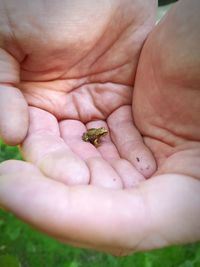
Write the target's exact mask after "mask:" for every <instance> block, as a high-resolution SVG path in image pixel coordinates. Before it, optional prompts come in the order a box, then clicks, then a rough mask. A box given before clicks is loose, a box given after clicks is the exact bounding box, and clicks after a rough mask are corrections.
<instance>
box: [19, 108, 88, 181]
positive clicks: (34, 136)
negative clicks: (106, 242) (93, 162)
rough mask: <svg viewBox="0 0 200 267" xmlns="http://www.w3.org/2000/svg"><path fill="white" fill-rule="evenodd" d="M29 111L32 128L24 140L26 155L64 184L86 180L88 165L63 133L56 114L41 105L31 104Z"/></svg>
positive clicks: (23, 149)
mask: <svg viewBox="0 0 200 267" xmlns="http://www.w3.org/2000/svg"><path fill="white" fill-rule="evenodd" d="M29 111H30V128H29V132H28V135H27V137H26V139H25V141H24V142H23V144H22V154H23V156H24V158H25V159H26V160H28V161H30V162H33V163H34V164H36V165H37V166H38V167H39V168H40V170H41V171H42V172H43V173H44V174H45V175H47V176H49V177H51V178H53V179H56V180H59V181H62V182H63V183H65V184H70V185H75V184H87V183H88V182H89V171H88V168H87V166H86V164H85V163H84V161H83V160H81V159H80V158H79V157H78V156H77V155H76V154H74V153H73V152H72V151H71V150H70V148H69V147H68V146H67V145H66V144H65V142H64V141H63V140H62V138H61V137H60V132H59V127H58V122H57V120H56V118H55V117H54V116H53V115H51V114H50V113H48V112H46V111H44V110H41V109H38V108H33V107H30V109H29Z"/></svg>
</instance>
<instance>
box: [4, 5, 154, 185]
mask: <svg viewBox="0 0 200 267" xmlns="http://www.w3.org/2000/svg"><path fill="white" fill-rule="evenodd" d="M155 9H156V1H154V0H152V1H143V3H141V2H140V1H129V0H127V1H123V2H121V1H101V2H99V3H96V2H95V3H94V1H73V3H72V1H61V2H58V3H55V2H48V4H45V2H43V1H38V2H36V3H27V1H21V2H20V8H19V6H16V5H15V3H14V2H13V3H12V2H9V3H6V4H5V6H4V8H3V9H2V11H1V12H2V20H3V23H2V26H1V48H2V49H1V57H2V62H1V69H2V71H1V73H2V74H1V95H0V101H1V106H2V114H1V118H0V125H1V136H2V138H3V139H4V140H5V142H7V143H10V144H16V143H19V142H21V141H23V143H22V146H21V149H22V153H23V156H24V158H25V159H26V160H27V161H30V162H33V163H34V164H35V165H36V166H38V167H39V169H40V170H41V171H42V172H43V173H44V174H45V175H47V176H48V177H51V178H53V179H57V180H59V181H62V182H64V183H65V184H68V185H72V184H88V183H90V184H95V185H101V186H105V187H112V188H123V187H131V186H134V185H135V184H137V183H138V182H139V181H141V180H144V179H145V178H146V177H149V176H150V175H151V174H152V173H153V172H154V171H155V169H156V164H155V160H154V158H153V156H152V154H151V152H150V151H149V149H148V148H147V147H146V146H145V145H144V144H143V140H142V138H141V136H140V134H139V132H138V131H137V129H136V128H135V127H134V125H133V119H132V112H131V100H132V88H133V82H134V78H135V73H136V66H137V63H138V59H139V54H140V51H141V47H142V45H143V43H144V40H145V38H146V36H147V34H148V32H149V31H150V30H151V28H152V27H153V24H154V20H155ZM17 88H18V89H17ZM23 97H25V100H24V98H23ZM26 103H28V105H29V107H28V112H27V111H26V109H27V106H26ZM11 106H12V108H11ZM28 118H29V122H28ZM100 126H104V127H106V128H108V129H109V134H108V136H107V137H106V138H104V140H103V142H102V145H101V146H99V148H95V147H94V146H93V145H92V144H90V143H85V142H84V141H83V140H82V134H83V133H84V132H85V131H86V130H87V129H88V128H91V127H100ZM27 129H28V133H27ZM25 135H26V138H25V139H24V137H25ZM129 151H131V152H129ZM102 172H103V173H102ZM130 173H131V177H130ZM91 174H92V175H91ZM102 176H103V178H102Z"/></svg>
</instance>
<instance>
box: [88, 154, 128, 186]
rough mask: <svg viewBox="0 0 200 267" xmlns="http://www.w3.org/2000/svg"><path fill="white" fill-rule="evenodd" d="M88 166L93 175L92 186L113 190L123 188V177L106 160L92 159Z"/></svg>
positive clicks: (89, 160)
mask: <svg viewBox="0 0 200 267" xmlns="http://www.w3.org/2000/svg"><path fill="white" fill-rule="evenodd" d="M87 164H88V167H89V168H90V173H91V178H90V184H92V185H96V186H98V187H105V188H112V189H122V188H123V184H122V181H121V177H120V176H119V175H118V173H117V172H116V171H115V170H114V169H113V168H112V167H111V166H110V164H109V163H108V162H106V161H105V160H104V159H101V158H91V159H88V160H87Z"/></svg>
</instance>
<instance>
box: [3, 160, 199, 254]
mask: <svg viewBox="0 0 200 267" xmlns="http://www.w3.org/2000/svg"><path fill="white" fill-rule="evenodd" d="M0 177H1V179H0V204H1V205H2V207H3V208H5V209H8V210H10V211H12V212H13V213H14V214H16V215H17V216H18V217H20V218H22V219H23V220H25V221H26V222H28V223H30V224H32V225H33V226H35V227H36V228H38V229H40V230H42V231H44V232H45V233H48V234H49V235H51V236H54V237H55V238H57V239H59V240H62V241H63V242H64V243H69V244H76V245H78V246H82V247H90V248H91V247H92V248H95V249H97V250H101V251H107V252H112V253H113V254H115V255H122V254H129V253H131V252H133V251H144V250H151V249H154V248H161V247H164V246H169V245H173V244H184V243H189V242H195V241H198V240H199V239H200V214H199V210H200V184H199V181H198V180H196V179H193V178H191V177H188V176H183V175H175V174H171V175H168V174H167V175H162V176H157V177H154V178H151V179H149V180H146V181H145V182H142V183H141V184H140V186H138V187H136V188H134V189H131V190H110V189H105V188H98V187H94V186H72V187H68V186H66V185H64V184H62V183H59V182H57V181H55V180H52V179H49V178H48V177H45V176H43V175H42V174H41V173H40V172H39V170H38V169H37V168H36V167H34V166H33V165H31V164H29V163H25V162H20V161H19V162H17V161H8V162H4V163H2V164H1V165H0ZM27 178H28V179H27Z"/></svg>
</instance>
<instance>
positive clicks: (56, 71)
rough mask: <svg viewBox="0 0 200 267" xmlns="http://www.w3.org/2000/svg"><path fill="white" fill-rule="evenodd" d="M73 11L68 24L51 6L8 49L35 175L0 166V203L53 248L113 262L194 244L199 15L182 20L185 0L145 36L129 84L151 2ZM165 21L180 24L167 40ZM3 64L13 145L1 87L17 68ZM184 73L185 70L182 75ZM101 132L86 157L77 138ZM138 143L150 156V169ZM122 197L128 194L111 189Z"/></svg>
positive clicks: (22, 167) (27, 167) (10, 92)
mask: <svg viewBox="0 0 200 267" xmlns="http://www.w3.org/2000/svg"><path fill="white" fill-rule="evenodd" d="M78 2H79V1H74V2H73V3H74V4H72V6H71V8H72V9H71V11H70V12H69V11H68V12H69V13H67V14H66V13H65V12H67V11H66V10H68V9H66V8H61V9H62V10H61V12H60V13H59V16H57V17H55V14H56V12H55V10H56V8H58V6H57V4H56V5H55V6H54V7H53V10H51V8H50V9H49V10H48V14H53V16H54V19H53V20H52V19H50V20H46V19H45V20H44V19H42V23H41V22H40V19H39V18H38V17H40V18H42V16H38V17H37V18H38V20H37V21H35V23H36V26H37V27H36V28H34V31H33V30H32V31H30V30H29V31H28V32H30V33H31V36H33V37H31V38H29V39H27V40H26V42H25V45H24V47H23V49H22V47H21V46H19V43H17V44H16V45H15V46H14V45H13V44H11V43H10V45H8V47H9V49H10V50H8V51H9V52H10V54H14V52H13V51H16V49H18V50H17V53H16V54H15V58H17V59H18V61H19V62H21V64H20V68H21V74H20V75H21V79H20V80H18V87H19V88H20V90H21V92H22V93H23V96H25V98H26V101H27V102H28V104H29V114H30V124H29V129H28V135H27V136H26V138H25V140H24V141H23V144H22V151H23V154H24V156H25V158H26V159H27V160H28V161H30V162H33V163H34V165H33V164H30V163H24V162H16V161H8V162H4V163H3V164H1V168H0V174H1V181H0V183H1V186H0V203H1V205H2V206H3V207H5V208H7V209H9V210H11V211H13V212H14V213H15V214H17V215H18V216H19V217H21V218H23V219H24V220H26V221H27V222H29V223H30V224H32V225H34V226H36V227H37V228H39V229H41V230H42V231H44V232H47V233H48V234H50V235H52V236H54V237H55V238H57V239H59V240H61V241H63V242H67V243H69V244H72V245H76V246H84V247H92V248H95V249H98V250H103V251H107V252H112V253H115V254H117V255H122V254H127V253H130V252H132V251H136V250H146V249H152V248H156V247H162V246H166V245H170V244H177V243H184V242H194V241H196V240H199V238H200V237H199V221H200V218H197V217H199V215H197V214H199V212H198V211H199V203H200V201H199V196H200V186H199V181H198V180H197V179H195V178H199V158H200V157H199V151H200V150H199V136H198V133H199V128H198V127H199V117H198V115H197V114H198V112H199V109H200V108H199V100H198V99H199V90H194V91H192V92H193V93H192V94H191V90H190V89H191V88H193V83H192V81H193V80H195V77H196V76H195V73H196V72H195V71H194V70H196V69H198V68H199V65H198V64H199V63H198V60H197V61H194V60H195V59H196V57H194V58H193V57H189V56H188V53H187V51H188V47H189V48H190V45H191V44H192V45H193V44H195V43H196V44H198V40H196V37H197V36H198V33H197V32H194V31H191V29H193V26H194V24H195V18H196V17H195V16H194V13H195V12H194V11H195V10H198V9H197V7H196V6H195V4H194V7H193V8H194V9H193V11H192V9H191V10H190V9H189V8H188V6H187V0H185V1H181V2H180V4H178V5H177V8H175V9H174V10H172V11H171V12H170V13H169V15H168V17H167V18H166V20H165V21H164V23H162V22H161V23H160V25H159V26H158V27H156V28H155V30H154V31H153V32H152V33H151V34H150V36H149V37H148V39H147V41H146V43H145V45H144V47H143V49H142V54H141V57H140V62H139V66H138V68H137V74H136V67H137V63H138V59H139V55H140V51H141V47H142V45H143V42H144V39H145V37H146V35H147V33H148V31H149V30H150V29H151V27H152V23H153V17H154V12H153V9H154V7H153V2H154V1H152V3H151V4H150V1H135V2H134V1H128V0H127V1H123V3H122V1H119V2H118V1H114V3H113V2H111V1H110V5H108V1H105V2H104V1H102V2H101V4H100V5H101V8H99V6H98V4H97V3H95V4H94V5H92V4H91V3H90V5H89V6H87V5H86V4H85V3H84V4H83V6H82V8H80V9H78V10H79V12H80V13H78V15H77V13H76V12H75V13H73V12H74V10H76V11H77V9H76V4H77V3H78ZM88 2H89V1H88ZM133 2H134V3H133ZM141 2H143V3H141ZM194 2H195V1H194ZM197 2H198V0H197V1H196V5H197V6H199V4H198V3H197ZM62 3H64V2H62ZM79 4H80V3H79ZM111 6H112V8H111ZM86 7H87V8H86ZM45 8H47V7H45ZM95 8H96V9H97V10H98V12H97V10H95ZM180 9H182V11H183V13H184V12H186V13H187V12H188V10H190V11H191V12H190V13H189V16H190V17H191V18H193V19H191V20H188V21H190V23H188V21H187V23H185V21H184V20H183V21H182V14H183V13H181V12H177V10H180ZM37 10H38V9H37ZM59 11H60V8H59ZM20 12H21V11H20ZM27 12H28V11H27V10H26V13H27ZM37 12H38V11H37ZM41 12H43V11H41ZM101 12H102V13H101ZM196 13H197V17H198V12H196ZM196 13H195V14H196ZM37 14H38V13H37ZM41 14H43V13H41ZM63 14H64V16H63V17H62V15H63ZM86 14H87V16H86ZM94 14H95V16H94ZM133 14H134V15H133ZM150 14H151V15H150ZM92 16H93V20H95V23H94V24H91V19H89V18H91V17H92ZM20 17H21V14H20ZM29 17H30V16H29ZM33 17H34V16H33ZM33 17H32V18H33ZM82 17H83V20H80V18H82ZM183 17H184V16H183ZM63 19H64V21H65V20H66V21H67V22H66V23H64V24H63ZM174 19H175V20H176V23H178V25H179V27H178V26H177V27H176V29H177V31H178V32H175V33H174V26H173V20H174ZM60 21H61V22H62V23H60ZM74 22H75V23H74ZM186 24H187V25H188V27H184V25H186ZM11 25H13V23H12V24H11ZM14 25H15V24H14ZM27 25H32V22H31V23H30V24H29V23H27ZM34 25H35V24H34ZM38 25H39V27H38ZM41 25H42V30H41ZM55 26H56V27H55ZM181 26H183V27H181ZM27 27H28V26H27ZM31 27H32V26H31ZM46 28H47V29H48V31H46ZM38 29H40V31H39V32H38V31H37V30H38ZM44 29H45V30H44ZM50 29H51V32H50V31H49V30H50ZM197 30H198V29H197ZM60 31H61V32H62V34H61V33H60ZM187 32H193V35H192V38H190V39H189V40H190V42H188V43H186V46H185V47H183V48H182V51H183V52H184V53H183V54H180V55H181V56H180V57H177V59H178V60H180V61H177V62H176V64H175V63H174V58H175V56H177V55H176V53H174V54H172V55H170V56H169V54H170V51H171V49H172V48H173V49H174V48H176V49H179V48H180V47H181V44H183V43H184V42H183V40H182V38H183V39H184V36H185V34H187ZM47 33H48V34H47ZM163 33H164V34H163ZM34 34H36V36H37V38H35V36H34ZM21 36H23V38H24V36H27V32H26V33H25V34H24V32H23V35H21ZM63 36H64V37H63ZM163 36H164V37H163ZM176 36H179V38H178V39H176ZM38 37H39V38H38ZM61 37H62V38H61ZM18 38H19V37H18ZM21 38H22V37H21ZM23 38H22V39H21V40H23V42H22V43H23V44H24V39H23ZM18 40H19V39H18ZM177 40H178V41H177ZM170 45H171V47H170ZM19 47H20V48H19ZM192 47H193V49H194V51H196V50H195V48H196V47H194V46H192ZM162 48H163V50H162ZM167 49H169V50H167ZM173 49H172V50H173ZM184 49H185V50H184ZM22 51H28V52H27V53H25V54H23V52H22ZM158 51H159V52H158ZM173 51H175V50H173ZM165 53H168V57H167V60H163V58H165ZM4 57H5V58H6V57H7V62H10V64H7V65H6V66H5V65H4V67H10V68H11V69H12V71H10V72H9V73H13V75H11V77H10V76H9V77H8V78H7V80H6V81H5V80H4V84H3V85H2V87H5V89H7V90H5V91H4V94H3V93H1V95H0V99H1V103H2V105H3V103H5V101H3V100H5V97H6V96H5V95H6V94H7V97H10V98H8V99H15V103H16V106H15V110H14V112H15V116H16V117H17V120H16V119H15V120H13V121H12V120H11V119H10V115H11V114H13V111H12V110H10V111H9V112H8V111H7V109H6V107H8V106H9V104H10V103H7V104H4V108H5V110H6V111H7V115H4V116H1V117H0V119H1V120H0V123H1V124H2V125H3V126H4V127H2V129H3V130H2V132H1V135H2V136H3V137H4V139H5V140H7V141H8V142H10V143H17V142H19V140H23V138H24V135H25V134H26V131H24V128H25V129H26V125H28V123H27V119H26V115H24V116H22V115H23V113H24V114H25V110H26V105H25V102H24V100H23V98H22V95H21V93H20V92H19V91H17V89H13V88H10V87H9V85H10V83H14V82H13V80H15V81H16V80H17V78H16V76H17V73H18V71H17V70H18V69H17V66H18V65H17V64H16V61H13V58H11V57H10V55H8V54H5V55H4ZM183 58H184V60H183V62H182V61H181V59H183ZM187 59H188V61H187ZM9 60H10V61H9ZM13 62H15V64H14V63H13ZM173 64H174V69H172V66H173ZM184 64H185V65H184ZM187 64H189V65H187ZM190 64H192V66H193V68H192V72H191V73H190V75H184V74H185V73H183V71H184V70H185V69H188V67H187V66H190ZM182 65H184V66H185V67H184V68H181V66H182ZM155 66H159V67H158V68H155ZM192 75H193V76H192ZM4 76H5V75H4ZM135 76H136V79H135ZM13 77H15V78H13ZM182 77H184V79H183V78H182ZM9 79H10V80H9ZM12 79H13V80H12ZM134 81H135V82H134ZM197 82H198V81H197ZM133 84H134V87H135V89H134V93H133V103H132V85H133ZM185 84H187V86H188V87H187V88H186V89H185V87H184V86H185ZM198 84H199V83H198ZM15 90H16V91H15ZM170 90H171V91H170ZM2 91H3V90H2ZM5 92H6V93H5ZM188 92H189V93H188ZM14 96H15V98H14ZM16 96H18V98H17V100H16ZM177 96H178V97H177ZM189 96H190V97H189ZM180 99H181V101H180ZM195 100H196V102H195ZM197 100H198V101H197ZM191 102H192V103H194V102H195V103H196V104H195V105H193V106H192V105H191ZM23 103H24V104H23ZM131 104H132V106H131ZM172 107H173V108H172ZM190 107H192V108H191V109H190ZM131 108H132V109H133V116H134V121H135V123H136V125H137V127H138V129H139V131H140V133H142V135H143V139H142V138H141V136H140V133H139V132H138V130H137V128H135V126H134V122H133V118H132V110H131ZM188 110H189V112H188ZM180 114H182V115H180ZM19 115H20V116H19ZM174 115H176V116H174ZM19 122H21V123H19ZM19 125H20V127H19ZM22 125H23V126H25V127H22ZM14 126H15V127H14ZM99 126H104V127H106V128H108V129H109V135H108V136H106V137H105V138H104V139H103V140H102V144H101V146H100V147H98V148H97V149H96V148H95V147H94V146H93V145H91V144H89V143H85V142H83V141H82V139H81V136H82V134H83V132H85V131H86V129H87V128H91V127H99ZM17 127H18V128H17ZM14 128H15V131H14V130H13V129H14ZM16 128H17V129H18V131H16ZM16 132H18V135H14V133H16ZM143 141H144V143H145V144H146V145H147V146H148V147H149V148H150V149H151V151H152V152H153V154H154V157H155V158H156V162H157V167H158V168H157V170H156V165H155V161H154V159H153V157H152V154H151V152H150V151H149V150H148V149H147V147H146V146H145V145H144V143H143ZM35 165H36V166H35ZM155 171H156V172H155ZM149 176H151V179H148V180H147V181H143V182H141V183H140V181H142V180H144V179H145V177H149ZM63 183H64V184H63ZM73 184H76V186H69V185H73ZM88 184H89V186H88ZM120 188H128V189H127V190H116V189H120Z"/></svg>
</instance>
